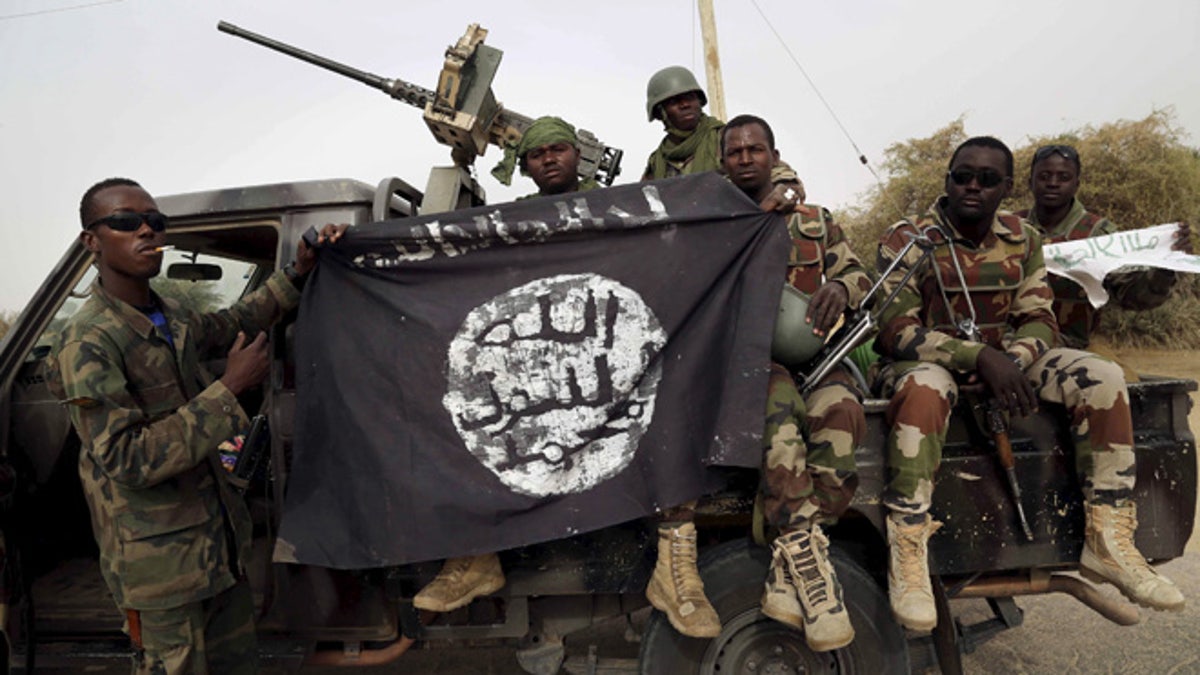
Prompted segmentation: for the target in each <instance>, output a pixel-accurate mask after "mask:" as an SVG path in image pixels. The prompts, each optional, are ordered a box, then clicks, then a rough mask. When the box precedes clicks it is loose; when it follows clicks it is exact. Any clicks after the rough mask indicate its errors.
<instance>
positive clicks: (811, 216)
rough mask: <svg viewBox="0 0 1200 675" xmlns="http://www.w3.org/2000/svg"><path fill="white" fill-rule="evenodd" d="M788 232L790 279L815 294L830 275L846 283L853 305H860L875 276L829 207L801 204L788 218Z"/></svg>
mask: <svg viewBox="0 0 1200 675" xmlns="http://www.w3.org/2000/svg"><path fill="white" fill-rule="evenodd" d="M788 234H789V235H791V237H792V251H791V253H790V254H789V255H788V271H787V281H788V283H789V284H791V285H792V286H793V287H795V288H796V290H798V291H801V292H804V293H807V294H809V295H810V296H811V295H812V294H813V293H816V292H817V289H818V288H820V287H821V284H822V283H824V282H825V281H826V280H827V279H828V280H832V281H837V282H840V283H841V284H842V285H843V286H845V287H846V291H847V293H848V297H849V306H850V309H857V308H858V306H859V305H860V304H861V303H862V300H863V298H864V297H865V296H866V294H867V291H869V290H871V276H870V274H869V273H868V272H867V269H866V267H864V266H863V264H862V263H861V262H859V260H858V256H856V255H854V251H853V250H851V249H850V244H849V242H848V241H847V240H846V235H845V234H843V233H842V228H840V227H838V225H837V223H835V222H833V216H832V215H830V213H829V210H828V209H826V208H825V207H823V206H817V205H816V204H798V205H797V206H796V212H795V213H794V214H792V215H791V216H790V217H789V218H788Z"/></svg>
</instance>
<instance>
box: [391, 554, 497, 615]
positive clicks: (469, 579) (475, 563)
mask: <svg viewBox="0 0 1200 675" xmlns="http://www.w3.org/2000/svg"><path fill="white" fill-rule="evenodd" d="M501 588H504V570H503V569H501V568H500V558H499V557H497V556H496V554H495V553H485V554H483V555H476V556H468V557H466V558H451V559H449V560H447V561H446V562H445V563H444V564H443V565H442V571H441V572H438V575H437V576H436V577H434V579H433V581H431V582H429V584H428V585H427V586H425V588H422V589H421V590H420V592H419V593H417V595H416V597H414V598H413V606H414V607H416V608H417V609H426V610H429V611H431V612H450V611H453V610H456V609H458V608H459V607H465V606H466V605H468V604H470V602H471V601H472V600H474V599H475V598H478V597H479V596H481V595H488V594H490V593H495V592H496V591H498V590H500V589H501Z"/></svg>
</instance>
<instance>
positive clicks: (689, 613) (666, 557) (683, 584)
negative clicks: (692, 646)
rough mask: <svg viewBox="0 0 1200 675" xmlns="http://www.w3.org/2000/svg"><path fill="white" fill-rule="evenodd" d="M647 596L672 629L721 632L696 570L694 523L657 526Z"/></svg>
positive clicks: (707, 634) (691, 633) (686, 632)
mask: <svg viewBox="0 0 1200 675" xmlns="http://www.w3.org/2000/svg"><path fill="white" fill-rule="evenodd" d="M646 599H647V600H649V601H650V604H651V605H654V608H655V609H657V610H659V611H661V612H662V613H663V614H666V615H667V619H668V620H669V621H670V622H671V625H672V626H674V627H675V630H677V631H679V632H680V633H682V634H683V635H686V636H688V637H694V638H713V637H716V636H718V635H720V634H721V619H720V618H719V617H718V616H717V610H715V609H713V606H712V604H710V603H709V602H708V598H706V597H704V582H702V581H700V572H699V570H697V569H696V526H695V525H693V524H692V523H684V524H682V525H679V526H676V527H669V526H666V525H659V526H658V561H657V562H655V564H654V576H652V577H650V583H649V584H647V585H646Z"/></svg>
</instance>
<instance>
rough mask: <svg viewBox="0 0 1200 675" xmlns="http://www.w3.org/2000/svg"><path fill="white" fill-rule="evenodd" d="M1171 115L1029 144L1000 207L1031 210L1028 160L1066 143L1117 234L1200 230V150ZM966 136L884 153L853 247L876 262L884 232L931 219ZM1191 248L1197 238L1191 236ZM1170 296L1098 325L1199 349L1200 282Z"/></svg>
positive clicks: (1087, 191)
mask: <svg viewBox="0 0 1200 675" xmlns="http://www.w3.org/2000/svg"><path fill="white" fill-rule="evenodd" d="M1184 138H1185V137H1184V134H1183V132H1182V131H1181V130H1180V129H1179V128H1177V127H1176V126H1175V125H1174V112H1173V111H1172V110H1171V109H1169V108H1168V109H1165V110H1159V111H1155V112H1153V113H1151V114H1150V115H1149V116H1148V117H1146V118H1145V119H1142V120H1136V121H1127V120H1122V121H1118V122H1113V123H1110V124H1104V125H1101V126H1098V127H1092V126H1086V127H1083V128H1081V129H1077V130H1075V131H1071V132H1068V133H1064V134H1060V135H1057V136H1043V137H1034V138H1030V139H1029V140H1028V141H1027V142H1026V143H1024V144H1022V145H1021V146H1019V147H1016V148H1013V155H1014V161H1015V164H1014V166H1015V169H1014V170H1015V173H1016V175H1015V176H1014V181H1013V182H1014V186H1013V193H1012V195H1010V197H1009V199H1008V200H1006V201H1005V202H1004V204H1002V205H1001V208H1003V209H1007V210H1013V211H1015V210H1019V209H1024V208H1029V207H1031V206H1032V205H1033V197H1032V194H1031V192H1030V189H1029V170H1030V166H1029V165H1030V160H1031V159H1032V157H1033V153H1034V151H1035V150H1036V149H1037V148H1038V147H1039V146H1042V145H1047V144H1051V143H1065V144H1069V145H1073V146H1075V148H1076V149H1078V150H1079V154H1080V157H1081V160H1082V165H1083V171H1082V181H1081V185H1080V189H1079V199H1080V200H1081V201H1082V202H1083V203H1084V204H1085V205H1086V206H1087V208H1088V210H1089V211H1091V212H1094V213H1099V214H1101V215H1104V216H1107V217H1108V218H1109V220H1111V221H1113V222H1114V223H1115V224H1116V225H1117V227H1118V229H1121V230H1128V229H1140V228H1143V227H1149V226H1151V225H1158V224H1160V223H1167V222H1173V221H1178V220H1185V221H1187V222H1189V223H1191V224H1192V225H1193V229H1194V228H1195V226H1197V225H1200V150H1197V149H1196V148H1192V147H1189V146H1188V145H1186V144H1185V143H1184ZM966 139H967V133H966V131H965V128H964V123H963V118H961V117H960V118H958V119H957V120H954V121H953V122H951V123H950V124H948V125H946V126H945V127H943V128H941V129H939V130H937V131H935V132H934V133H933V134H932V135H931V136H929V137H928V138H918V139H909V140H906V141H903V142H900V143H896V144H894V145H892V146H891V147H889V148H888V149H887V150H886V151H885V152H884V157H885V159H884V162H883V164H882V168H883V170H884V176H885V182H884V184H883V186H882V187H879V186H876V187H874V188H872V189H871V190H869V191H868V192H867V193H866V194H865V195H864V197H863V202H862V203H861V204H860V205H856V206H853V207H850V208H849V209H848V210H847V211H846V212H845V213H843V214H841V216H842V217H841V220H842V222H843V223H844V225H845V227H846V231H847V236H848V237H850V239H851V242H852V244H853V246H854V249H855V251H856V252H857V253H858V254H859V255H860V256H862V258H863V260H864V262H868V263H870V262H873V261H874V260H875V248H876V244H877V243H878V241H879V237H880V235H881V234H882V233H883V231H884V230H885V229H887V227H888V226H890V225H891V224H893V223H895V222H897V221H898V220H899V219H900V218H901V215H900V214H901V211H903V213H904V214H905V215H911V214H917V213H923V212H924V211H925V210H926V209H927V208H928V207H929V206H930V205H931V204H933V201H934V200H935V199H936V198H937V197H938V195H940V194H941V193H942V187H943V184H944V176H945V172H946V164H947V162H948V161H949V159H950V155H951V154H952V153H953V152H954V148H955V147H957V146H958V144H959V143H961V142H962V141H964V140H966ZM1193 246H1194V247H1195V248H1196V249H1197V250H1198V251H1200V246H1197V245H1196V237H1195V235H1193ZM1181 277H1182V278H1181V279H1180V281H1179V283H1177V284H1176V287H1175V291H1174V293H1173V294H1172V297H1171V298H1170V300H1168V301H1167V302H1166V303H1165V304H1164V305H1163V306H1162V307H1160V308H1158V309H1154V310H1148V311H1142V312H1131V311H1125V310H1122V309H1120V308H1118V307H1115V306H1114V307H1106V308H1105V309H1104V311H1103V312H1101V323H1100V327H1099V329H1098V332H1099V334H1100V335H1102V336H1104V337H1105V338H1106V339H1107V340H1108V341H1109V342H1110V343H1112V344H1113V345H1114V346H1117V347H1151V346H1157V347H1172V348H1189V349H1197V348H1200V279H1197V278H1196V277H1195V276H1194V275H1181Z"/></svg>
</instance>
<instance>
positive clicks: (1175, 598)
mask: <svg viewBox="0 0 1200 675" xmlns="http://www.w3.org/2000/svg"><path fill="white" fill-rule="evenodd" d="M1086 514H1087V529H1086V530H1085V532H1084V544H1083V553H1082V554H1081V555H1080V556H1079V572H1080V574H1082V575H1083V576H1084V577H1086V578H1088V579H1090V580H1092V581H1094V582H1097V583H1104V582H1108V583H1110V584H1112V585H1113V586H1116V587H1117V590H1119V591H1121V593H1122V594H1123V595H1124V596H1125V597H1127V598H1129V599H1130V600H1132V601H1133V602H1136V603H1137V604H1139V605H1142V606H1144V607H1150V608H1152V609H1166V610H1171V611H1180V610H1182V609H1183V605H1184V599H1183V593H1180V592H1179V589H1178V588H1176V587H1175V584H1174V583H1172V582H1171V580H1170V579H1168V578H1166V577H1164V576H1163V575H1161V574H1159V573H1158V572H1156V571H1155V570H1154V568H1153V567H1151V566H1150V565H1149V564H1148V563H1147V562H1146V559H1145V558H1143V557H1142V554H1141V553H1139V552H1138V550H1137V547H1136V546H1135V545H1134V543H1133V533H1134V531H1135V530H1136V529H1137V506H1136V505H1135V504H1133V503H1132V502H1131V503H1128V504H1126V505H1124V506H1109V505H1107V504H1087V505H1086Z"/></svg>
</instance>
